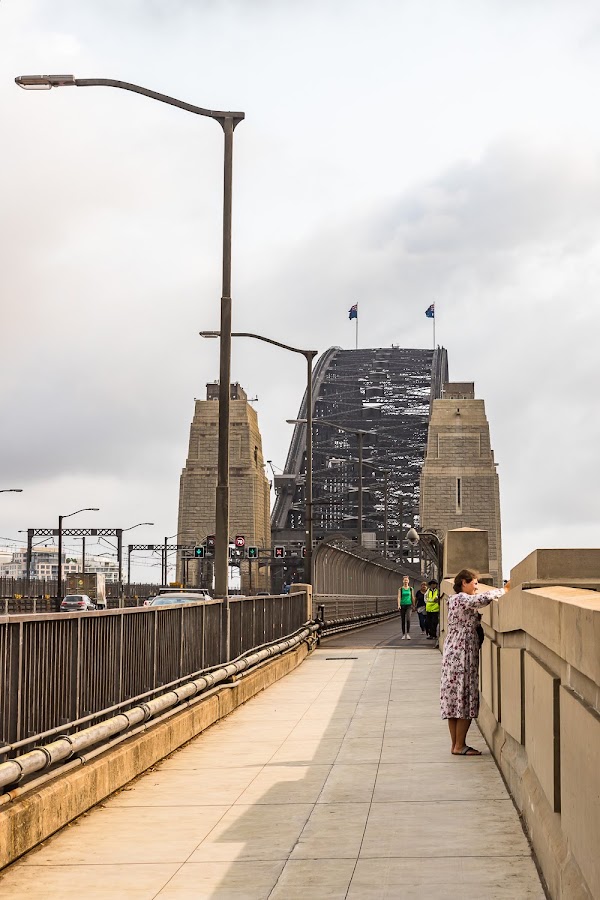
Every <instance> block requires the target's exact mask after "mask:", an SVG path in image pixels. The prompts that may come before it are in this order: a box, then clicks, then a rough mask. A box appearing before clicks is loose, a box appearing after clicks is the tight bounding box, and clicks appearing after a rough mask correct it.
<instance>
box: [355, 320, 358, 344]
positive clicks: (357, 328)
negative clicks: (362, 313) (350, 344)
mask: <svg viewBox="0 0 600 900" xmlns="http://www.w3.org/2000/svg"><path fill="white" fill-rule="evenodd" d="M355 349H356V350H358V315H357V316H356V348H355Z"/></svg>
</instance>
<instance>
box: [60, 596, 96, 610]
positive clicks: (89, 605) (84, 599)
mask: <svg viewBox="0 0 600 900" xmlns="http://www.w3.org/2000/svg"><path fill="white" fill-rule="evenodd" d="M90 609H96V604H95V603H94V602H93V600H92V599H91V598H90V597H88V595H87V594H67V596H66V597H63V599H62V600H61V603H60V611H61V612H87V611H88V610H90Z"/></svg>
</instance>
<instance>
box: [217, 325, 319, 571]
mask: <svg viewBox="0 0 600 900" xmlns="http://www.w3.org/2000/svg"><path fill="white" fill-rule="evenodd" d="M200 337H203V338H216V337H219V332H218V331H201V332H200ZM231 337H236V338H237V337H247V338H253V339H254V340H255V341H263V342H264V343H265V344H272V345H273V346H274V347H281V349H282V350H289V351H290V353H300V355H301V356H303V357H304V358H305V360H306V419H305V422H306V490H305V496H304V500H305V515H304V519H305V522H304V528H305V541H304V545H305V547H306V556H305V557H304V577H305V579H306V583H307V584H312V551H313V513H312V499H313V497H312V421H313V409H312V408H313V399H312V366H313V360H314V358H315V356H317V355H318V353H319V351H318V350H302V349H300V347H292V346H290V344H282V342H281V341H275V340H273V339H272V338H268V337H265V336H264V335H262V334H253V333H252V332H249V331H233V332H232V333H231Z"/></svg>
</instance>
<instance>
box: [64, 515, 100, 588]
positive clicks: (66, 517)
mask: <svg viewBox="0 0 600 900" xmlns="http://www.w3.org/2000/svg"><path fill="white" fill-rule="evenodd" d="M80 512H100V510H99V509H98V507H97V506H84V508H83V509H76V510H75V512H72V513H67V514H66V516H59V517H58V581H57V589H56V594H57V597H58V601H59V603H60V601H61V600H62V583H63V577H62V574H63V573H62V523H63V519H69V518H70V517H71V516H76V515H77V513H80Z"/></svg>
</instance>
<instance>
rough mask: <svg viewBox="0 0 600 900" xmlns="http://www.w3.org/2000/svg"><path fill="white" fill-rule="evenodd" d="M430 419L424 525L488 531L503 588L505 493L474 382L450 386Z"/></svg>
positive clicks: (493, 569) (495, 573)
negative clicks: (502, 497)
mask: <svg viewBox="0 0 600 900" xmlns="http://www.w3.org/2000/svg"><path fill="white" fill-rule="evenodd" d="M442 396H443V399H441V400H434V401H433V404H432V410H431V418H430V420H429V433H428V439H427V455H426V457H425V462H424V464H423V469H422V472H421V501H420V502H421V525H422V527H423V529H424V530H433V529H435V530H437V531H438V532H441V533H442V534H445V533H446V531H448V530H449V529H451V528H481V529H484V530H486V531H487V532H488V543H489V554H490V575H491V576H492V578H493V581H494V584H495V585H498V586H500V585H502V541H501V533H500V491H499V484H498V473H497V472H496V464H495V462H494V453H493V451H492V448H491V444H490V429H489V424H488V420H487V418H486V415H485V407H484V402H483V400H476V399H475V388H474V384H473V383H472V382H465V383H451V384H446V385H444V392H443V395H442Z"/></svg>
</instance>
